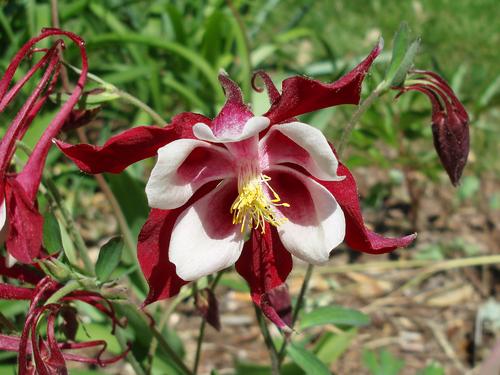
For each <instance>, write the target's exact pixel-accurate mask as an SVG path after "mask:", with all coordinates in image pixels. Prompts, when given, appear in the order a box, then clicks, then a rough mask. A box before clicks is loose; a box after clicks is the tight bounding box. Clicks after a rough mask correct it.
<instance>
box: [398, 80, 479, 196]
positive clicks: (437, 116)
mask: <svg viewBox="0 0 500 375" xmlns="http://www.w3.org/2000/svg"><path fill="white" fill-rule="evenodd" d="M413 73H415V74H418V75H419V76H420V77H418V82H417V83H415V84H412V85H409V86H405V87H403V88H400V89H399V90H400V93H399V94H398V96H399V95H401V94H403V93H405V92H407V91H419V92H421V93H423V94H425V95H427V97H428V98H429V99H430V101H431V104H432V134H433V137H434V147H435V148H436V152H437V154H438V156H439V159H440V160H441V164H442V165H443V167H444V169H445V170H446V173H448V176H449V177H450V180H451V183H452V184H453V185H454V186H456V185H457V184H458V182H459V180H460V177H461V176H462V172H463V169H464V167H465V164H466V162H467V156H468V154H469V116H468V114H467V112H466V110H465V108H464V106H463V105H462V103H461V102H460V101H459V100H458V98H457V96H456V95H455V93H454V92H453V90H452V89H451V87H450V86H449V85H448V84H447V83H446V82H445V81H444V80H443V79H442V78H441V77H440V76H439V75H437V74H436V73H433V72H428V71H420V70H417V71H414V72H413Z"/></svg>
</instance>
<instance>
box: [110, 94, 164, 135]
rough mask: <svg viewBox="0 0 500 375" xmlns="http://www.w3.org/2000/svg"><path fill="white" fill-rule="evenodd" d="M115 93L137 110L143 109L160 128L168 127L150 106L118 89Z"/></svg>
mask: <svg viewBox="0 0 500 375" xmlns="http://www.w3.org/2000/svg"><path fill="white" fill-rule="evenodd" d="M114 92H115V93H116V94H118V95H119V96H120V98H122V99H123V100H125V101H126V102H129V103H130V104H132V105H135V106H136V107H137V108H140V109H142V110H143V111H144V112H146V113H147V114H148V115H150V116H151V118H152V119H153V121H154V122H156V123H157V125H160V126H165V125H167V122H166V121H165V120H164V119H163V117H161V116H160V115H159V114H158V113H157V112H156V111H155V110H154V109H153V108H151V107H150V106H148V105H147V104H146V103H144V102H142V101H141V100H139V99H138V98H136V97H135V96H133V95H131V94H129V93H128V92H126V91H123V90H120V89H118V88H115V91H114Z"/></svg>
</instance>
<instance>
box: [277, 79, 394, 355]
mask: <svg viewBox="0 0 500 375" xmlns="http://www.w3.org/2000/svg"><path fill="white" fill-rule="evenodd" d="M386 89H387V83H386V82H385V81H382V82H380V83H379V85H378V86H377V87H376V88H375V90H373V91H372V93H371V94H370V95H369V96H368V97H367V98H366V99H365V100H363V102H362V103H361V104H360V105H359V106H358V108H357V109H356V112H354V114H353V115H352V117H351V120H350V121H349V122H348V123H347V126H346V127H345V128H344V131H343V132H342V135H341V137H340V142H339V144H338V148H337V151H338V156H339V158H340V157H341V156H342V155H343V153H344V150H345V147H346V145H347V142H348V140H349V137H350V135H351V133H352V131H353V130H354V128H355V126H356V124H357V123H358V121H359V119H360V118H361V116H362V115H363V114H364V113H365V112H366V110H367V109H368V108H370V106H371V105H372V104H373V103H374V102H375V100H377V98H378V97H379V96H380V95H381V94H382V93H384V92H385V90H386ZM313 271H314V266H313V265H312V264H308V266H307V270H306V274H305V276H304V281H303V282H302V286H301V287H300V292H299V295H298V297H297V303H296V304H295V308H294V310H293V315H292V327H291V328H293V327H294V325H295V322H296V321H297V318H298V316H299V313H300V310H301V309H302V307H303V304H304V299H305V295H306V292H307V288H308V287H309V282H310V281H311V277H312V274H313ZM287 345H288V342H287V341H286V340H285V341H284V342H283V345H282V346H281V349H280V351H279V353H278V361H279V365H281V362H283V360H284V358H285V353H286V347H287Z"/></svg>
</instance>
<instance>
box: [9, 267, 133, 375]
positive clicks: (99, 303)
mask: <svg viewBox="0 0 500 375" xmlns="http://www.w3.org/2000/svg"><path fill="white" fill-rule="evenodd" d="M4 262H5V259H3V257H0V264H4ZM0 275H1V276H3V277H6V278H9V279H16V280H18V281H22V282H28V283H30V284H33V285H34V287H24V286H22V287H21V286H14V285H12V284H7V283H0V299H3V300H26V301H29V302H30V304H29V308H28V311H27V314H26V320H25V322H24V327H23V330H22V333H21V335H20V336H18V335H13V334H3V333H2V334H0V350H4V351H12V352H17V353H18V373H19V374H20V375H28V374H40V375H43V374H47V375H48V374H67V373H68V370H67V366H66V362H67V361H73V362H80V363H87V364H93V365H98V366H101V367H102V366H106V365H109V364H112V363H115V362H117V361H119V360H121V359H122V358H123V357H124V356H125V355H126V354H127V352H128V351H125V352H124V353H122V354H120V355H117V356H114V357H109V358H102V355H103V354H104V353H105V351H106V347H107V343H106V342H105V341H103V340H91V341H86V342H76V341H75V334H76V330H77V328H78V319H77V318H76V313H77V310H76V309H75V308H73V307H72V306H71V305H70V304H71V302H73V301H81V302H83V303H86V304H88V305H91V306H93V307H94V308H96V309H97V310H99V311H100V312H102V313H103V314H104V315H106V316H108V317H109V318H110V319H111V321H112V324H113V327H112V330H114V329H115V326H116V325H121V323H120V321H119V320H118V319H117V317H116V314H115V311H114V308H113V305H112V304H111V302H109V301H108V300H107V299H106V298H104V297H103V296H102V295H101V294H99V293H96V292H91V291H87V290H78V289H77V290H74V291H72V292H71V293H69V294H67V295H64V296H62V297H61V298H59V299H56V300H51V297H54V296H56V295H57V293H58V292H59V291H60V290H61V289H62V288H63V287H64V285H63V284H61V283H59V282H57V281H56V280H54V279H53V278H52V277H50V276H44V275H43V273H41V272H40V271H39V270H38V269H37V268H35V267H31V266H28V265H25V264H16V265H14V266H13V267H10V268H6V267H3V266H0ZM58 317H62V319H63V324H62V327H61V329H62V332H63V333H64V334H65V336H66V340H65V341H62V342H61V340H58V339H57V338H56V337H57V335H56V328H57V325H56V322H57V318H58ZM42 326H45V327H46V331H45V332H46V335H45V336H42V334H41V333H40V332H39V331H41V327H42ZM86 348H94V349H96V350H97V355H96V356H95V357H89V356H87V355H86V354H79V353H76V352H75V350H78V349H86Z"/></svg>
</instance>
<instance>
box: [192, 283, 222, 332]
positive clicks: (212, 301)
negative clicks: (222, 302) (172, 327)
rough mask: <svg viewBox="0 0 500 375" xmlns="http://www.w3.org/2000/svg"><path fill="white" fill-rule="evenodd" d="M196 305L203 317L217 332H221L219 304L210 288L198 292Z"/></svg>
mask: <svg viewBox="0 0 500 375" xmlns="http://www.w3.org/2000/svg"><path fill="white" fill-rule="evenodd" d="M194 303H195V306H196V309H197V310H198V313H199V314H200V315H201V317H202V318H203V319H204V320H205V321H206V322H207V323H208V324H210V325H211V326H212V327H214V328H215V329H216V330H217V331H220V328H221V325H220V315H219V304H218V302H217V298H216V297H215V294H214V292H213V291H212V290H211V289H209V288H205V289H202V290H200V291H198V293H196V295H195V300H194Z"/></svg>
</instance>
